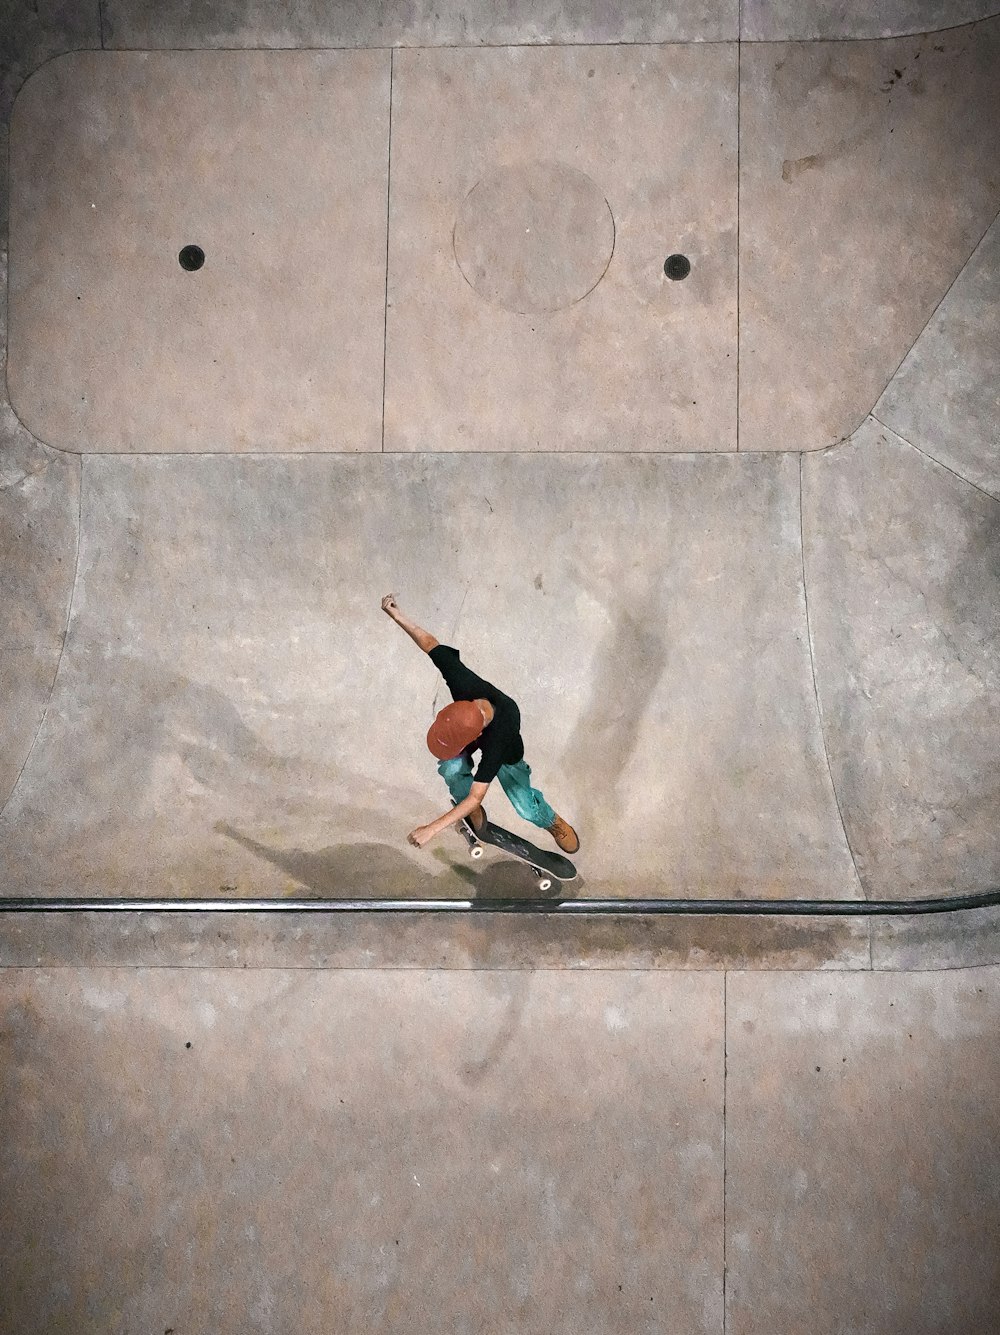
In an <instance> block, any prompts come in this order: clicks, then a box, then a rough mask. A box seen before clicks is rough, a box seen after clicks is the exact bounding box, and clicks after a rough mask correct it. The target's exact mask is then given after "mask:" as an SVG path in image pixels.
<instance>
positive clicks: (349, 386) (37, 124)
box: [8, 51, 390, 451]
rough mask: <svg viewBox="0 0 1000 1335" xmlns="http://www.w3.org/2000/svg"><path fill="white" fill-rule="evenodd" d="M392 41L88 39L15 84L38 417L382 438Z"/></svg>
mask: <svg viewBox="0 0 1000 1335" xmlns="http://www.w3.org/2000/svg"><path fill="white" fill-rule="evenodd" d="M389 60H390V57H389V54H388V53H387V52H378V51H375V52H371V51H369V52H364V51H356V52H293V51H287V52H259V53H253V52H240V53H233V52H229V53H226V52H197V53H196V52H189V53H183V54H156V55H139V54H120V53H114V54H111V53H101V54H91V53H83V54H79V55H72V56H66V57H63V58H62V59H60V60H57V61H53V62H50V63H49V64H48V65H46V66H45V68H44V69H42V70H41V71H39V72H38V73H37V74H36V75H35V76H34V77H33V78H32V79H31V80H30V81H29V82H28V83H27V84H26V85H25V88H24V90H23V91H22V93H21V94H20V96H19V98H18V101H17V105H16V108H15V112H14V119H13V123H12V140H11V171H12V182H13V199H14V209H13V212H12V216H11V289H10V366H9V371H8V383H9V389H10V395H11V401H12V403H13V405H14V407H15V409H16V410H17V412H18V415H19V416H20V418H21V420H22V421H23V422H24V423H25V425H26V426H28V427H29V429H30V430H32V431H33V432H34V433H35V435H36V436H38V437H39V438H40V439H42V440H45V441H46V442H47V443H48V444H52V445H57V446H60V447H62V448H65V449H72V450H79V451H92V450H99V451H109V450H116V451H157V450H161V451H165V450H172V451H183V450H229V451H240V450H272V449H283V450H322V449H335V450H378V449H380V448H381V411H382V368H383V332H384V303H385V245H386V189H387V170H388V117H389ZM190 244H195V245H197V246H200V247H201V248H202V250H203V251H204V254H205V263H204V267H203V268H201V269H199V270H198V271H197V272H185V270H184V269H183V268H182V267H181V265H180V264H179V262H178V256H179V254H180V252H181V249H182V248H183V247H185V246H187V245H190ZM56 349H58V355H53V354H54V351H55V350H56Z"/></svg>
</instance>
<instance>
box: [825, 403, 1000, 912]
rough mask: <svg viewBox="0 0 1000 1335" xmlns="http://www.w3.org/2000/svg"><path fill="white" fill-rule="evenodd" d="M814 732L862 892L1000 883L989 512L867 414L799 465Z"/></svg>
mask: <svg viewBox="0 0 1000 1335" xmlns="http://www.w3.org/2000/svg"><path fill="white" fill-rule="evenodd" d="M803 480H804V486H803V510H804V538H805V567H806V572H807V581H808V588H809V599H810V613H811V628H812V631H813V635H814V640H815V653H816V668H817V686H818V690H819V697H820V701H821V705H822V711H823V718H824V729H825V739H826V745H827V748H828V753H829V756H830V762H831V767H832V772H833V775H834V780H835V785H836V788H837V792H838V795H839V799H840V805H841V809H842V811H843V815H844V820H845V826H846V829H847V830H848V832H849V835H850V840H851V846H852V848H853V849H854V851H855V855H856V860H857V865H858V870H859V872H860V874H861V878H862V881H863V883H864V885H865V889H866V892H867V893H868V895H869V896H870V897H872V898H887V899H892V898H897V899H903V898H908V897H911V896H916V895H930V894H935V893H943V894H948V893H968V892H974V891H983V890H988V889H992V888H993V887H995V886H996V885H997V884H998V883H1000V834H998V832H1000V786H998V778H997V766H996V756H997V755H998V754H1000V690H998V687H1000V657H998V654H997V648H998V645H1000V583H998V581H997V577H996V572H997V569H998V568H1000V503H998V502H996V501H994V500H993V499H992V498H990V497H988V496H985V495H984V494H983V493H982V492H980V491H978V490H976V489H975V488H974V487H972V486H970V485H969V484H967V483H965V482H963V481H961V480H960V479H958V478H956V477H955V476H954V475H953V474H951V473H949V472H948V471H947V470H945V469H944V468H942V467H941V466H940V465H938V464H936V463H934V462H933V461H932V460H930V459H928V458H926V457H925V456H924V455H922V454H921V453H920V452H919V451H917V450H916V449H914V448H913V447H911V446H910V445H908V444H907V443H906V442H905V441H903V440H902V439H900V438H899V437H898V436H895V435H893V433H891V432H889V431H887V430H886V429H884V428H882V427H881V426H880V424H879V423H877V422H875V421H874V420H870V421H869V422H868V423H866V425H865V426H864V427H862V429H861V430H860V431H859V432H857V433H856V435H855V436H854V437H853V438H852V440H851V441H850V442H849V443H848V444H846V445H843V446H839V447H836V448H834V449H831V450H828V451H826V452H824V453H823V454H814V455H808V456H806V457H805V459H804V461H803Z"/></svg>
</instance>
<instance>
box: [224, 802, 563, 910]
mask: <svg viewBox="0 0 1000 1335" xmlns="http://www.w3.org/2000/svg"><path fill="white" fill-rule="evenodd" d="M215 831H216V833H217V834H222V835H225V837H226V838H227V839H232V840H233V842H234V843H237V844H239V845H240V847H241V848H245V849H246V850H247V852H249V853H253V854H254V856H255V857H258V858H261V859H262V860H263V861H265V862H269V863H270V864H271V866H273V867H277V868H278V870H279V871H281V872H282V873H284V875H285V876H288V877H290V878H291V879H292V880H294V881H298V882H299V884H300V885H303V886H305V888H306V889H307V890H308V891H309V892H310V893H311V894H312V895H313V896H314V897H315V898H316V899H351V898H354V897H358V898H364V899H397V898H398V899H423V898H425V897H426V896H425V894H424V887H423V885H422V884H421V882H422V881H423V880H424V877H425V873H423V872H422V870H421V867H420V865H419V864H418V863H417V862H416V861H414V860H413V859H411V858H408V857H407V856H406V854H405V853H402V852H400V850H399V849H397V848H394V847H393V846H392V845H391V844H382V843H375V842H373V843H350V844H331V845H329V846H327V847H326V848H320V849H315V850H310V849H304V848H271V847H269V846H268V845H267V844H262V843H261V842H260V841H259V840H258V839H254V838H253V837H252V836H250V835H248V834H244V833H243V832H242V831H241V830H238V829H236V828H235V826H233V825H230V824H229V823H228V821H218V822H217V823H216V825H215ZM442 838H447V833H446V834H445V835H443V836H442ZM432 853H433V856H434V857H435V858H436V860H437V861H438V863H439V864H440V865H442V866H443V867H444V869H445V871H446V873H448V874H449V875H448V876H447V877H435V887H436V895H437V896H438V897H440V898H441V899H448V898H452V897H453V896H454V895H455V894H456V893H457V892H459V891H460V892H461V896H462V898H467V899H472V900H489V899H552V900H558V899H566V898H570V897H571V896H572V897H575V896H576V895H577V893H578V888H579V885H580V882H579V881H578V880H577V881H573V882H572V883H571V884H564V883H562V882H560V881H556V882H554V883H553V886H552V889H551V890H549V891H547V892H546V893H545V894H544V895H543V894H541V893H540V892H539V890H538V887H537V883H536V881H535V878H534V876H533V875H532V872H531V869H530V868H529V867H527V866H525V865H524V864H522V863H520V862H516V861H515V860H514V859H513V858H507V857H498V858H497V859H496V861H495V862H491V863H489V864H488V865H486V866H483V865H482V863H480V864H479V865H478V866H477V867H476V868H475V869H473V868H472V867H471V866H468V865H463V864H462V863H456V862H455V861H454V859H453V858H452V857H450V856H449V854H448V853H447V852H446V851H445V850H444V849H443V848H435V849H433V850H432ZM451 877H455V878H456V879H457V880H458V881H459V882H460V885H459V886H456V885H455V884H454V882H452V883H451V884H450V885H449V884H447V881H448V880H450V878H451ZM442 881H445V882H446V884H445V886H443V887H441V888H437V887H438V886H441V882H442Z"/></svg>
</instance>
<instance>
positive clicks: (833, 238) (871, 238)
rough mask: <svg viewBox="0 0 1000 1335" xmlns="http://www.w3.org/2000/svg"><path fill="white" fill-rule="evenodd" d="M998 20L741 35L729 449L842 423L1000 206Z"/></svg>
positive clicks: (793, 440) (836, 431)
mask: <svg viewBox="0 0 1000 1335" xmlns="http://www.w3.org/2000/svg"><path fill="white" fill-rule="evenodd" d="M998 68H1000V20H992V21H990V22H986V23H981V24H977V25H973V26H970V27H965V28H958V29H955V30H954V31H951V32H948V33H940V34H937V35H934V36H931V37H912V38H911V37H907V38H900V39H897V40H893V41H886V42H847V43H843V42H838V43H805V44H801V45H758V46H748V47H746V48H745V49H744V50H743V53H742V60H741V72H742V77H741V95H740V136H741V156H740V172H741V181H740V448H741V449H747V450H765V449H816V448H819V447H821V446H825V445H831V444H833V443H834V442H835V441H838V440H842V439H844V438H845V437H847V436H848V435H850V434H851V432H853V431H854V430H855V429H856V428H857V427H858V426H859V425H860V423H861V421H862V420H863V418H864V416H865V415H866V414H867V413H869V412H870V411H871V409H872V406H873V405H874V403H875V401H876V399H878V397H879V395H880V394H881V393H882V391H883V389H884V388H885V386H886V384H887V383H888V381H889V380H890V378H891V377H892V375H893V373H894V372H895V371H896V368H897V367H898V366H899V363H900V362H901V361H902V359H903V358H904V356H905V355H906V353H907V351H908V349H909V348H910V347H911V346H912V345H913V343H914V341H915V340H916V338H917V336H918V335H919V334H920V331H921V330H922V329H923V327H924V325H925V324H926V322H927V320H928V319H929V317H930V316H931V314H932V312H933V311H934V308H935V306H936V305H937V303H938V302H939V301H940V299H941V297H942V296H943V295H944V293H945V292H946V291H947V289H948V286H949V284H950V283H951V282H952V280H953V279H954V278H955V276H956V274H957V273H958V272H959V270H960V269H961V268H962V266H963V265H964V264H965V262H966V261H967V259H968V258H969V256H970V255H971V254H972V252H973V250H974V249H975V247H976V245H977V244H978V242H979V240H980V238H981V237H982V235H983V233H984V232H985V230H986V228H987V227H988V226H989V224H990V223H991V222H992V220H993V218H994V217H995V216H996V213H997V210H998V208H1000V98H998V97H997V69H998Z"/></svg>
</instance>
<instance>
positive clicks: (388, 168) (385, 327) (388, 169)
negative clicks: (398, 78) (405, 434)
mask: <svg viewBox="0 0 1000 1335" xmlns="http://www.w3.org/2000/svg"><path fill="white" fill-rule="evenodd" d="M395 55H396V53H395V51H394V50H391V49H390V51H389V132H388V136H387V143H386V161H385V306H384V307H383V310H382V453H383V454H384V453H385V375H386V364H387V362H388V356H389V226H390V217H391V209H390V205H391V200H392V86H393V82H394V80H395Z"/></svg>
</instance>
